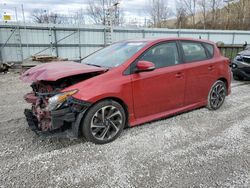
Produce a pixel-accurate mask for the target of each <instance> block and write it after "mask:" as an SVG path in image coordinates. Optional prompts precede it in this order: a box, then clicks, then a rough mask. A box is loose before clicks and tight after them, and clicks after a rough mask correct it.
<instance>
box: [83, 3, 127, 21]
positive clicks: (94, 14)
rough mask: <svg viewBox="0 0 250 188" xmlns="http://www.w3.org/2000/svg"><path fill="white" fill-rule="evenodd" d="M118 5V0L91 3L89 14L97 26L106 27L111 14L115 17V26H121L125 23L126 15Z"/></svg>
mask: <svg viewBox="0 0 250 188" xmlns="http://www.w3.org/2000/svg"><path fill="white" fill-rule="evenodd" d="M118 5H119V2H118V0H95V1H89V3H88V8H87V13H88V15H89V17H90V18H91V19H92V20H93V21H94V23H95V24H102V25H105V22H106V16H107V14H108V12H109V13H110V14H112V15H111V16H113V24H114V25H121V24H122V23H123V22H124V17H123V16H124V15H123V12H122V11H121V9H120V7H119V6H118ZM111 7H112V8H111Z"/></svg>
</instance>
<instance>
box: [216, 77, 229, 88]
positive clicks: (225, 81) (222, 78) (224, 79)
mask: <svg viewBox="0 0 250 188" xmlns="http://www.w3.org/2000/svg"><path fill="white" fill-rule="evenodd" d="M218 80H220V81H222V82H224V83H225V84H226V87H227V89H228V88H229V83H228V80H227V79H226V78H225V77H221V78H219V79H218Z"/></svg>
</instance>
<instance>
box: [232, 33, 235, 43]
mask: <svg viewBox="0 0 250 188" xmlns="http://www.w3.org/2000/svg"><path fill="white" fill-rule="evenodd" d="M234 39H235V33H233V38H232V44H234Z"/></svg>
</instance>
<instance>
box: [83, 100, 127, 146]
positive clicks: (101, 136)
mask: <svg viewBox="0 0 250 188" xmlns="http://www.w3.org/2000/svg"><path fill="white" fill-rule="evenodd" d="M125 124H126V113H125V110H124V109H123V107H122V105H120V104H119V103H118V102H116V101H113V100H104V101H101V102H98V103H96V104H94V105H93V106H92V107H91V108H90V109H89V110H88V111H87V114H86V116H85V117H84V119H83V121H82V134H83V136H84V137H85V139H86V140H87V141H90V142H93V143H95V144H106V143H109V142H112V141H113V140H115V139H116V138H117V137H118V136H119V135H120V134H121V132H122V130H123V129H124V127H125Z"/></svg>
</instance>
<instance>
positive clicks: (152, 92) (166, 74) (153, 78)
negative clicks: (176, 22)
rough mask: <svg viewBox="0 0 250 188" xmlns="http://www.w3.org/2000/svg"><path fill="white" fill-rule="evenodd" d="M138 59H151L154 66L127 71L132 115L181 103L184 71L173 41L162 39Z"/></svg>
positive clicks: (138, 115) (163, 109)
mask: <svg viewBox="0 0 250 188" xmlns="http://www.w3.org/2000/svg"><path fill="white" fill-rule="evenodd" d="M139 60H144V61H150V62H152V63H154V64H155V67H156V69H155V70H153V71H150V72H140V73H136V72H135V73H133V74H132V75H131V76H132V89H133V101H134V113H135V117H136V118H143V117H146V116H149V115H153V114H157V113H161V112H167V111H170V110H174V109H177V108H180V107H182V106H183V104H184V93H185V78H186V75H185V72H184V70H183V64H181V61H180V58H179V53H178V48H177V44H176V43H175V42H165V43H161V44H158V45H155V46H153V47H151V48H150V49H149V50H147V51H146V52H145V53H144V54H143V55H142V56H141V57H140V58H139ZM139 60H138V61H139ZM135 63H136V62H135Z"/></svg>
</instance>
